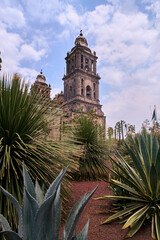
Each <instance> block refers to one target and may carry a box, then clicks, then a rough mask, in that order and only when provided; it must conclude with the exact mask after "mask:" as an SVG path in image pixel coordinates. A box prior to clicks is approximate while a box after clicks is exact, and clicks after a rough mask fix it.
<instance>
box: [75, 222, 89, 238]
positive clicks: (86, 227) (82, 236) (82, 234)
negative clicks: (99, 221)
mask: <svg viewBox="0 0 160 240" xmlns="http://www.w3.org/2000/svg"><path fill="white" fill-rule="evenodd" d="M88 227H89V220H88V222H87V223H86V225H85V226H84V228H83V230H82V231H81V232H80V234H78V238H77V240H87V234H88Z"/></svg>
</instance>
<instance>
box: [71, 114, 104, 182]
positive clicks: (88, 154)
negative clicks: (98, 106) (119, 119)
mask: <svg viewBox="0 0 160 240" xmlns="http://www.w3.org/2000/svg"><path fill="white" fill-rule="evenodd" d="M73 135H74V138H75V139H76V143H77V144H78V145H79V146H81V148H82V149H83V155H80V157H79V171H77V172H76V173H75V176H74V177H75V178H76V179H81V180H83V179H99V178H102V177H104V176H105V177H106V174H107V173H106V163H105V161H106V160H107V156H108V155H107V147H106V142H105V138H104V129H102V127H101V126H100V125H98V124H97V122H96V120H94V119H92V118H90V117H87V116H80V117H79V118H78V119H77V120H76V121H75V127H74V130H73Z"/></svg>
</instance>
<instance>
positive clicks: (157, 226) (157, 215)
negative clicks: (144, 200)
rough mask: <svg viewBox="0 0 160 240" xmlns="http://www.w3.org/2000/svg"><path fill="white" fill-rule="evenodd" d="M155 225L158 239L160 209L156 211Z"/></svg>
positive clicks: (159, 233) (159, 238)
mask: <svg viewBox="0 0 160 240" xmlns="http://www.w3.org/2000/svg"><path fill="white" fill-rule="evenodd" d="M155 227H156V233H157V240H160V215H159V211H158V212H156V213H155Z"/></svg>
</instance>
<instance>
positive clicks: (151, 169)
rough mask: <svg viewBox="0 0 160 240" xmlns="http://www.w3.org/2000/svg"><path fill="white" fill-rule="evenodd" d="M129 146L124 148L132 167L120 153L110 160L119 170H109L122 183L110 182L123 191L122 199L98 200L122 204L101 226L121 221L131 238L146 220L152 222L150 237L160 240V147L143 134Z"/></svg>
mask: <svg viewBox="0 0 160 240" xmlns="http://www.w3.org/2000/svg"><path fill="white" fill-rule="evenodd" d="M132 144H133V146H134V149H133V148H132V147H129V146H128V145H126V147H127V149H128V152H129V154H130V156H131V158H132V161H133V164H134V167H131V166H130V165H129V164H128V163H127V162H126V161H125V159H124V158H122V157H121V156H120V155H119V154H117V155H116V156H115V158H116V160H115V159H112V162H113V163H114V164H115V165H116V166H117V168H118V169H119V171H116V170H111V171H112V173H113V174H114V175H115V176H117V178H119V179H121V180H115V179H111V180H110V183H111V184H112V185H114V186H115V187H119V188H121V189H122V190H124V191H126V192H127V194H126V195H125V196H122V195H119V196H104V197H100V198H98V199H106V198H112V199H115V200H119V201H122V202H121V205H122V206H124V208H123V209H122V210H120V209H119V211H117V213H115V214H114V215H112V216H111V217H109V218H108V219H107V220H106V221H105V222H104V223H107V222H109V221H111V220H114V219H117V218H122V219H123V220H121V222H122V221H124V222H125V224H124V226H123V229H124V228H127V227H130V228H131V229H130V232H129V236H130V237H132V236H133V235H134V234H135V233H136V232H137V231H138V230H139V228H140V227H141V226H142V224H143V223H144V221H145V220H146V219H151V220H152V237H153V238H154V239H158V240H159V239H160V147H159V144H158V141H157V137H156V135H152V134H147V133H146V134H144V133H142V134H141V135H139V136H138V137H136V140H134V139H132ZM124 200H125V204H124V203H123V201H124Z"/></svg>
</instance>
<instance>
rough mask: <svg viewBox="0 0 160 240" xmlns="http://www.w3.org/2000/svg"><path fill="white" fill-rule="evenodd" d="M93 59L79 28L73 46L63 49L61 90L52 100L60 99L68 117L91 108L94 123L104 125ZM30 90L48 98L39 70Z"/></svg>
mask: <svg viewBox="0 0 160 240" xmlns="http://www.w3.org/2000/svg"><path fill="white" fill-rule="evenodd" d="M97 59H98V57H97V56H96V52H95V51H94V52H92V51H91V49H90V48H89V47H88V43H87V40H86V38H85V37H84V36H83V34H82V31H80V35H79V36H78V37H77V38H76V39H75V43H74V47H73V48H72V49H71V51H69V52H67V56H66V58H65V60H66V73H65V75H64V76H63V78H62V80H63V82H64V91H63V92H61V93H60V94H58V95H57V96H56V99H60V102H61V103H63V105H64V106H66V107H67V109H68V114H69V117H71V118H72V117H73V116H74V114H75V113H76V112H78V111H81V112H82V113H84V114H88V113H90V112H91V111H92V112H94V113H95V114H96V118H97V119H98V123H99V124H101V125H102V126H104V128H105V121H106V118H105V116H104V113H103V112H102V109H101V108H102V105H100V101H99V80H100V76H99V75H98V73H97ZM31 91H34V92H37V93H39V94H41V95H42V96H43V97H47V98H50V91H51V87H50V85H48V84H47V83H46V78H45V76H44V75H43V73H42V71H41V72H40V74H38V76H37V78H36V81H35V83H34V84H33V85H32V86H31ZM53 101H54V99H53Z"/></svg>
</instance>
